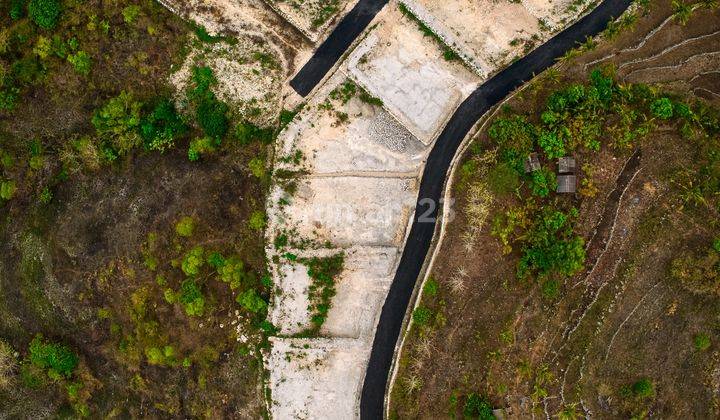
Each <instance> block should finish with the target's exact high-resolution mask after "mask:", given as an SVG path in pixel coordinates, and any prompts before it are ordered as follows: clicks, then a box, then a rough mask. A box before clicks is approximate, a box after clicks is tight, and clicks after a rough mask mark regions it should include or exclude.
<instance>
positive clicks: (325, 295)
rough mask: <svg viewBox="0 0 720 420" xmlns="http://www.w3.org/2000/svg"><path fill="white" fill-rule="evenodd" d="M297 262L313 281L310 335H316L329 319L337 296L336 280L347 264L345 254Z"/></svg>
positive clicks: (310, 288)
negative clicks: (329, 313) (334, 298)
mask: <svg viewBox="0 0 720 420" xmlns="http://www.w3.org/2000/svg"><path fill="white" fill-rule="evenodd" d="M297 261H298V262H299V263H301V264H303V265H305V266H306V267H307V269H308V271H307V273H308V276H310V279H312V284H311V285H310V287H309V289H308V295H309V298H310V306H309V307H308V310H310V313H311V318H310V320H311V322H312V323H313V328H312V329H311V330H310V331H308V333H316V332H317V331H319V330H320V328H321V327H322V325H323V324H324V323H325V320H326V319H327V314H328V312H329V311H330V305H331V304H332V298H333V296H335V278H336V277H337V276H338V275H339V274H340V273H341V272H342V270H343V264H344V263H345V255H344V254H343V253H339V254H335V255H332V256H329V257H312V258H299V259H297Z"/></svg>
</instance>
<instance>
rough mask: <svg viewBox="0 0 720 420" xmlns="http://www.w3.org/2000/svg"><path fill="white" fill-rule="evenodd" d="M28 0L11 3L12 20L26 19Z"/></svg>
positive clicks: (17, 0) (14, 0) (16, 0)
mask: <svg viewBox="0 0 720 420" xmlns="http://www.w3.org/2000/svg"><path fill="white" fill-rule="evenodd" d="M26 3H27V0H11V1H10V19H12V20H19V19H22V18H23V17H25V4H26Z"/></svg>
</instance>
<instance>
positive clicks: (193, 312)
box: [178, 279, 205, 316]
mask: <svg viewBox="0 0 720 420" xmlns="http://www.w3.org/2000/svg"><path fill="white" fill-rule="evenodd" d="M178 301H179V302H180V303H181V304H182V305H183V307H184V308H185V313H186V314H188V315H189V316H202V314H203V312H204V310H205V297H204V296H203V294H202V292H201V291H200V288H199V287H198V285H197V283H195V281H194V280H192V279H185V280H184V281H183V282H182V284H181V285H180V296H178Z"/></svg>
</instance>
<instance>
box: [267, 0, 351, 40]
mask: <svg viewBox="0 0 720 420" xmlns="http://www.w3.org/2000/svg"><path fill="white" fill-rule="evenodd" d="M265 1H266V3H267V4H268V5H269V6H270V7H272V8H273V9H275V10H276V11H277V12H278V13H279V14H280V15H281V16H282V17H283V18H285V20H287V21H288V22H289V23H290V24H291V25H293V26H295V27H296V28H297V29H298V30H299V31H300V32H302V33H303V34H304V35H305V36H307V37H308V39H310V40H311V41H312V42H317V41H319V40H320V39H321V38H322V37H323V35H324V34H325V33H326V32H328V30H329V29H330V28H331V27H333V26H334V23H336V22H337V20H338V19H339V18H340V17H341V16H342V15H343V14H344V11H346V10H349V8H350V7H351V6H352V4H354V3H355V1H354V0H265Z"/></svg>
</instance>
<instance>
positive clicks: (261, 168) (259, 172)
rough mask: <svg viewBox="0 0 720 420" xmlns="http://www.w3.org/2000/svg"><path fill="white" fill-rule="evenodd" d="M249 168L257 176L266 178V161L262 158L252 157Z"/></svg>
mask: <svg viewBox="0 0 720 420" xmlns="http://www.w3.org/2000/svg"><path fill="white" fill-rule="evenodd" d="M248 168H250V172H251V173H252V174H253V176H254V177H255V178H260V179H262V178H265V174H266V172H265V161H264V160H263V159H262V158H259V157H254V158H252V159H250V162H249V163H248Z"/></svg>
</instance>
